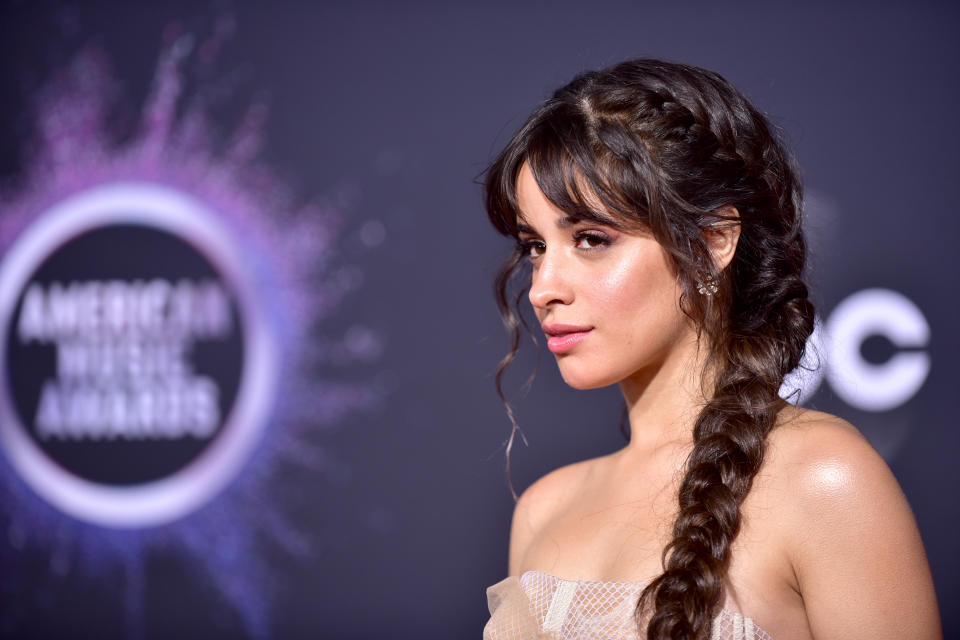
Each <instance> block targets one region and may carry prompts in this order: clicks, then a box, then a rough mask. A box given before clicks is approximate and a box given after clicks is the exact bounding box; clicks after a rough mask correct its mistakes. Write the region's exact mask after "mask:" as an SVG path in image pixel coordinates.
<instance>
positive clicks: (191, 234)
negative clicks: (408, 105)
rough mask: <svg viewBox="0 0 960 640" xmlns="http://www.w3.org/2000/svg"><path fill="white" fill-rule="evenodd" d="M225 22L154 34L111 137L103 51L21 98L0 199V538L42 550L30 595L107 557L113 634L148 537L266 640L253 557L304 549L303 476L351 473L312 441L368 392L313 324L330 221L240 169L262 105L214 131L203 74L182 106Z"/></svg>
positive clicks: (332, 264) (132, 614) (252, 150)
mask: <svg viewBox="0 0 960 640" xmlns="http://www.w3.org/2000/svg"><path fill="white" fill-rule="evenodd" d="M232 28H233V27H232V22H231V20H230V19H229V17H227V18H224V19H222V20H220V21H218V22H217V24H216V25H215V28H214V33H213V34H212V35H211V36H209V37H208V38H206V39H205V40H201V41H198V38H197V37H196V36H194V35H193V34H190V33H184V32H180V31H178V30H177V28H176V27H172V28H168V29H167V32H166V33H165V42H164V45H163V48H162V51H161V55H160V58H159V60H158V64H157V68H156V71H155V75H154V79H153V83H152V86H151V89H150V93H149V95H148V96H147V99H146V102H145V103H144V106H143V110H142V113H141V114H140V124H139V127H138V128H137V130H136V132H135V133H134V134H133V135H132V136H126V137H125V138H124V142H122V143H116V142H115V140H116V139H117V138H116V136H115V135H114V132H112V131H111V119H110V114H111V113H112V111H111V108H112V107H113V106H114V105H113V104H111V103H110V99H111V97H113V96H117V95H118V92H117V91H115V89H116V86H117V85H116V82H115V80H114V79H113V78H112V75H111V73H110V72H109V59H108V56H107V55H106V54H105V53H103V52H102V51H98V50H95V49H92V48H91V49H87V50H85V51H83V52H81V53H80V54H79V55H78V56H77V57H76V58H75V59H74V61H73V62H72V64H71V65H70V67H69V68H67V69H65V70H63V71H62V72H61V73H59V74H57V75H56V76H55V77H54V79H53V80H51V81H50V83H49V84H48V85H47V86H45V87H43V88H42V89H41V90H40V91H38V92H37V93H36V94H35V95H34V96H28V98H32V99H33V102H34V104H33V107H32V108H33V113H32V116H33V118H34V119H35V121H36V123H37V127H36V128H37V135H36V140H34V141H33V143H32V146H31V148H30V153H29V160H28V161H26V162H25V164H24V167H23V170H22V171H21V175H20V176H18V180H17V184H16V185H15V186H14V187H13V188H11V187H9V186H7V187H6V189H5V193H2V194H0V450H2V455H0V527H2V528H3V529H4V530H3V533H4V534H5V538H6V539H5V542H4V544H6V545H8V546H7V549H8V550H9V551H11V552H12V553H17V552H18V551H24V552H27V551H32V552H34V553H37V552H39V553H40V554H42V555H43V556H44V557H49V558H50V559H51V560H50V567H51V571H50V575H48V576H35V575H31V576H30V577H29V581H30V583H37V584H39V585H41V587H40V588H42V585H43V584H44V580H47V581H50V582H54V583H55V582H56V580H58V579H62V578H63V577H65V576H66V575H67V574H70V573H73V572H82V573H83V575H84V577H86V578H89V579H91V580H94V579H97V576H101V575H107V574H109V573H110V571H111V569H113V568H116V567H119V568H120V569H122V570H123V574H124V576H125V578H124V582H123V586H122V591H123V592H124V593H125V596H123V599H124V609H125V613H126V615H125V625H126V626H125V632H126V635H128V636H131V637H138V636H142V635H144V629H143V628H142V624H143V607H144V597H145V596H144V593H145V592H146V589H145V583H146V582H147V581H148V579H149V577H148V576H147V575H146V558H147V556H148V555H149V554H150V553H152V552H154V551H155V550H157V549H162V550H163V552H164V553H165V554H168V555H170V556H173V557H179V558H180V559H181V560H182V564H183V566H184V567H187V568H188V569H187V570H189V571H197V572H199V573H201V574H202V575H203V579H204V581H206V582H208V583H210V584H211V585H212V586H213V587H214V588H216V589H217V590H218V591H219V592H220V593H221V594H222V596H223V598H224V600H225V602H227V603H229V604H230V605H232V607H233V609H234V611H235V613H236V615H237V616H238V617H239V619H240V623H241V625H242V627H243V628H244V629H245V631H246V633H247V634H248V635H249V636H250V637H256V638H265V637H268V636H269V635H270V633H271V616H270V610H271V596H272V594H271V593H270V590H269V587H268V586H267V585H270V584H271V583H275V582H276V581H275V580H274V575H273V572H274V571H275V569H274V568H273V567H271V566H270V564H269V562H268V561H267V560H266V559H265V558H266V557H268V556H269V555H270V553H267V552H266V551H269V550H271V549H272V550H273V553H276V552H280V553H287V554H294V555H296V556H306V555H309V554H310V553H311V547H312V545H313V542H311V540H310V535H309V532H305V531H301V530H299V529H298V524H297V522H295V521H294V520H293V519H292V518H293V515H292V514H294V513H298V509H302V503H300V502H298V501H297V500H298V497H299V495H300V494H299V489H300V488H302V486H304V485H309V486H311V487H312V488H313V490H316V489H317V488H319V487H322V486H323V485H324V482H325V479H326V478H328V477H337V476H342V475H343V474H344V473H347V472H348V471H349V470H346V469H344V468H343V464H344V463H340V462H337V461H336V458H335V456H333V455H330V452H329V451H328V450H326V449H325V447H324V446H323V444H322V440H320V441H318V434H322V433H323V428H324V427H325V426H327V425H330V424H333V423H335V422H336V421H337V420H338V419H339V418H340V417H341V416H343V415H345V414H349V413H351V412H354V411H357V410H364V409H366V408H368V407H370V406H372V405H374V404H375V403H376V402H377V401H378V399H379V398H380V397H381V396H382V395H383V393H385V391H384V390H383V387H382V386H379V385H378V383H377V382H376V381H372V380H367V381H361V382H354V381H353V380H356V378H357V376H356V375H355V373H356V372H354V375H353V376H351V380H341V379H339V378H338V377H337V371H338V369H337V367H338V366H339V365H338V363H342V362H346V363H348V364H349V363H361V364H362V363H373V362H375V361H376V360H377V358H378V355H379V353H380V349H381V345H380V341H379V337H378V336H377V335H376V333H375V332H372V331H370V330H369V329H367V328H365V327H363V326H361V325H356V324H354V325H352V326H349V327H347V328H346V330H345V332H344V333H343V334H342V335H339V334H338V335H322V336H318V335H316V334H315V332H316V331H317V327H319V326H321V322H322V320H323V319H324V318H326V317H327V316H328V315H330V314H332V313H334V312H335V311H336V309H337V306H338V301H339V300H340V299H341V298H342V297H343V296H345V295H347V294H349V293H350V291H351V290H352V289H354V288H355V287H356V286H357V284H358V282H359V281H360V280H361V279H362V278H361V275H362V272H361V271H360V270H359V268H358V267H356V266H355V265H351V264H342V261H343V259H344V258H343V256H342V253H341V257H340V259H339V261H338V260H334V259H333V258H332V257H331V256H332V254H333V251H332V248H333V245H334V243H339V241H340V235H341V233H342V229H343V227H344V226H345V225H344V217H343V214H342V213H341V212H340V211H339V210H338V209H337V208H336V207H335V206H333V205H330V204H328V203H327V202H326V201H316V200H314V201H307V202H301V201H299V200H298V199H297V198H296V197H295V196H294V195H293V191H292V189H291V188H290V187H289V186H287V185H286V184H285V183H284V182H283V181H282V180H281V179H279V178H278V177H277V176H276V175H275V174H274V172H273V171H272V170H271V169H270V168H269V167H267V166H265V165H264V164H263V163H262V162H261V161H260V160H259V159H258V157H259V151H260V149H261V147H262V132H263V129H264V123H265V122H266V120H267V109H266V107H265V106H264V105H263V104H261V103H252V104H250V105H248V107H247V109H246V113H245V114H244V115H243V116H242V117H241V118H240V120H239V121H238V122H237V123H236V124H235V125H234V126H233V127H232V130H229V131H222V130H221V131H219V133H218V135H214V134H215V133H217V132H218V127H217V126H216V125H217V123H216V122H214V120H213V119H212V118H211V117H210V116H209V115H208V114H209V112H210V100H208V96H205V95H204V94H203V93H202V92H203V90H204V86H205V85H203V83H200V84H199V85H198V87H199V88H198V89H196V90H195V91H197V92H199V94H197V95H191V96H184V95H181V93H182V92H183V90H184V89H183V88H184V86H186V85H187V83H186V82H185V78H186V76H187V75H188V74H189V72H190V69H191V68H192V67H193V66H202V67H204V69H205V72H207V73H209V71H210V69H211V67H210V65H211V64H212V61H211V60H212V59H211V57H210V56H211V52H216V51H217V50H219V49H220V45H221V43H222V41H223V40H224V39H225V38H227V37H229V35H230V32H231V30H232ZM207 77H209V76H207ZM188 97H189V99H186V98H188ZM211 100H212V99H211ZM333 201H334V202H335V199H334V200H333ZM364 228H365V229H367V228H370V229H374V230H375V231H377V233H373V234H371V233H367V234H365V235H364V234H363V233H361V234H360V235H361V239H362V238H368V239H369V238H372V240H369V241H364V244H365V245H367V246H369V247H373V246H374V245H376V244H379V243H380V242H382V241H383V239H384V235H385V233H384V230H383V226H382V225H381V224H380V223H379V222H378V221H368V222H367V223H366V224H365V225H364ZM331 354H333V355H331ZM278 389H282V390H283V397H282V398H280V397H279V394H278V392H277V390H278ZM281 470H282V471H283V473H278V471H281ZM298 481H299V483H298V484H292V485H291V484H289V483H291V482H293V483H297V482H298ZM284 483H288V484H284ZM212 532H215V535H211V533H212ZM237 558H242V559H243V560H242V561H237V560H236V559H237ZM8 565H10V566H13V567H16V566H17V565H16V563H12V564H10V563H8ZM25 566H26V565H25ZM4 579H5V580H10V581H13V580H17V576H15V575H5V576H4ZM53 589H55V586H54V587H51V590H53ZM18 615H19V613H18V611H16V610H15V609H10V610H7V611H5V612H4V626H5V628H8V629H16V628H17V626H18V621H17V616H18Z"/></svg>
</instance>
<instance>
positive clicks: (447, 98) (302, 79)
mask: <svg viewBox="0 0 960 640" xmlns="http://www.w3.org/2000/svg"><path fill="white" fill-rule="evenodd" d="M958 23H960V8H957V7H956V6H953V5H950V4H946V3H933V2H926V3H924V2H921V3H913V4H910V5H909V6H908V5H906V4H893V3H880V4H878V3H863V4H856V3H854V4H842V5H837V6H830V7H828V6H814V7H810V6H799V5H798V6H795V7H788V6H782V7H758V6H755V5H754V4H749V3H742V4H741V5H730V4H727V5H724V6H723V7H722V8H719V7H717V6H716V5H715V4H711V3H705V2H704V3H694V4H686V5H684V7H683V8H675V9H674V8H664V7H661V6H644V5H642V4H627V3H615V2H609V3H604V4H602V5H591V6H590V7H587V6H586V5H583V4H582V3H573V2H561V3H551V4H549V5H534V6H528V7H517V6H514V5H508V4H497V3H470V4H465V5H461V6H458V7H457V8H453V7H448V6H446V5H444V4H440V3H428V2H421V3H411V4H406V5H404V6H403V7H402V8H401V7H395V6H393V5H390V4H386V3H383V4H381V3H374V4H367V5H349V6H348V5H341V4H330V5H325V6H320V5H310V4H306V3H293V2H291V3H280V4H274V5H270V6H269V7H268V6H267V5H257V4H253V3H228V4H223V5H221V4H215V5H214V6H210V7H197V6H195V5H193V4H188V3H183V4H177V3H163V4H160V3H156V4H153V3H144V4H142V5H141V6H127V5H126V4H116V5H111V4H108V3H96V4H93V5H90V4H84V3H78V2H41V3H18V2H14V3H7V4H5V5H4V6H3V8H2V9H0V61H2V62H3V63H4V64H3V68H4V70H5V71H6V73H5V74H4V77H5V80H6V81H5V82H4V83H2V84H0V112H2V114H3V119H2V124H0V178H2V180H3V182H2V187H3V188H2V194H3V196H2V199H0V249H2V259H0V323H2V326H3V329H4V334H3V336H2V341H0V356H2V358H0V362H2V366H3V370H2V377H3V378H4V387H3V389H2V390H0V392H2V393H0V395H2V403H0V405H2V409H3V415H2V423H0V436H2V438H0V443H2V447H3V455H2V456H0V494H2V500H0V502H2V508H0V634H2V635H3V636H4V637H62V636H64V635H65V634H67V635H69V634H70V633H73V634H74V635H75V634H76V633H77V630H82V631H83V634H84V635H89V636H96V637H100V638H128V637H130V638H166V637H205V638H214V637H224V638H228V637H229V638H233V637H250V638H260V637H278V638H288V637H289V638H293V637H310V638H317V637H321V638H382V637H390V638H408V637H409V638H471V637H479V636H480V630H481V628H482V626H483V623H484V621H485V618H486V607H485V594H484V589H485V587H486V586H488V585H491V584H493V583H495V582H497V581H499V580H500V579H501V578H502V577H504V576H505V575H506V557H507V549H506V546H507V535H508V530H509V518H510V512H511V509H512V500H511V498H510V494H509V491H508V489H507V487H506V483H505V479H504V476H503V458H502V453H503V443H504V441H505V440H506V437H507V436H508V434H509V422H508V421H507V418H506V416H505V415H504V412H503V407H502V406H501V405H500V404H499V403H498V401H497V399H496V396H495V394H494V392H493V389H492V372H493V371H494V370H495V367H496V363H497V361H498V360H499V358H500V357H501V356H502V354H503V353H504V352H505V350H506V339H505V337H504V334H503V331H502V328H501V327H500V323H499V319H498V317H497V315H496V311H495V307H494V303H493V299H492V296H491V295H490V291H491V282H492V278H493V276H494V273H495V271H496V268H497V266H498V264H499V260H500V259H501V258H502V257H503V256H504V255H505V254H506V252H507V251H509V250H510V248H511V247H510V246H509V243H508V242H507V241H505V240H504V239H502V238H499V237H498V236H497V235H496V234H495V232H494V231H493V230H492V229H491V228H489V225H488V223H487V222H486V220H485V214H484V212H483V210H482V206H481V201H480V194H479V189H478V188H477V186H476V184H475V183H474V181H475V179H476V178H477V176H478V174H480V172H481V171H482V170H483V168H484V167H485V166H486V163H487V162H488V161H489V160H490V159H491V158H492V156H493V154H494V153H495V152H496V151H497V150H498V149H499V146H500V145H502V144H503V143H505V142H506V140H507V139H508V137H509V136H510V135H511V133H512V132H513V130H514V129H515V128H516V127H517V126H519V124H520V123H521V122H522V120H523V119H524V118H525V117H526V115H527V114H528V113H529V112H530V110H531V109H532V108H533V107H534V105H536V104H537V103H538V102H539V101H540V100H542V99H543V98H544V97H546V95H547V94H548V93H549V92H550V91H551V90H552V89H553V88H555V87H556V86H558V85H560V84H561V83H563V82H565V81H566V80H568V79H569V78H570V77H571V76H572V75H573V74H574V73H575V72H577V71H579V70H582V69H586V68H594V67H598V66H603V65H607V64H610V63H613V62H615V61H618V60H620V59H623V58H626V57H630V56H637V55H652V56H657V57H664V58H668V59H676V60H682V61H685V62H690V63H693V64H699V65H702V66H706V67H709V68H712V69H715V70H717V71H719V72H720V73H722V74H723V75H725V76H726V77H727V78H728V79H730V80H731V81H732V82H733V83H734V84H735V85H737V86H738V87H740V88H742V89H743V90H744V91H745V92H746V93H747V94H748V95H749V96H750V97H751V98H753V99H754V101H755V102H756V103H757V104H758V105H759V106H760V107H761V108H762V109H763V110H765V111H766V112H768V113H769V114H770V115H771V117H772V118H773V120H774V121H775V122H777V123H778V124H779V125H780V126H781V127H782V129H783V130H784V133H785V135H786V137H787V139H788V141H789V142H790V144H791V145H792V146H793V148H794V149H795V151H796V153H797V156H798V160H799V163H800V165H801V167H802V170H803V173H804V177H805V182H806V185H807V215H808V222H809V223H808V233H809V236H810V240H811V245H812V253H813V256H812V264H811V272H810V275H811V281H812V285H813V290H814V301H815V303H816V304H817V308H818V320H819V322H818V331H817V333H816V336H815V338H814V339H813V340H812V341H811V346H812V349H811V352H813V353H816V354H817V356H818V358H817V359H818V361H819V363H820V364H821V365H822V366H821V367H819V368H818V369H817V370H816V372H814V373H812V374H809V375H807V376H805V377H796V378H793V379H792V380H790V383H789V384H788V385H785V388H784V393H788V392H790V391H792V390H795V389H799V390H800V392H801V398H802V399H803V401H804V402H805V403H806V404H807V405H809V406H812V407H815V408H818V409H822V410H825V411H830V412H833V413H837V414H839V415H841V416H842V417H844V418H846V419H848V420H850V421H851V422H852V423H853V424H855V425H856V426H857V427H859V428H860V429H861V430H862V431H863V433H864V434H865V435H866V436H867V437H868V438H869V439H870V440H871V442H872V443H873V444H874V446H876V447H877V448H878V450H879V451H880V452H881V453H882V454H883V455H884V457H885V458H886V459H887V461H888V462H889V463H890V465H891V467H892V468H893V470H894V472H895V474H896V475H897V477H898V478H899V480H900V482H901V484H902V486H903V488H904V491H905V492H906V494H907V497H908V499H909V500H910V503H911V505H912V506H913V509H914V512H915V514H916V516H917V520H918V522H919V524H920V528H921V531H922V533H923V536H924V541H925V544H926V546H927V550H928V553H929V556H930V561H931V565H932V568H933V572H934V579H935V581H936V586H937V591H938V596H939V598H940V602H941V609H942V614H943V619H944V627H945V634H946V637H948V638H951V637H960V617H958V616H957V614H956V613H955V611H953V610H952V608H951V607H950V606H948V605H949V604H950V603H953V602H955V601H956V600H957V599H958V597H960V579H958V578H957V576H958V575H960V554H958V552H957V549H956V544H955V542H954V540H955V537H956V536H955V534H954V533H953V532H954V531H956V529H957V528H958V526H960V505H958V503H957V501H956V500H954V499H952V497H951V496H952V495H953V493H955V492H956V490H957V489H958V488H960V470H958V467H957V465H956V464H954V458H955V457H956V455H957V452H958V450H960V449H958V444H960V443H958V440H960V435H958V431H957V429H956V428H955V424H956V418H955V415H956V409H957V407H956V402H955V400H954V398H955V396H956V377H955V375H954V374H953V372H952V370H951V367H952V363H953V362H954V361H955V359H956V357H957V355H958V354H957V350H958V349H957V347H958V341H957V339H956V332H955V330H954V327H953V325H954V323H955V320H956V317H957V302H956V297H955V296H953V294H952V288H951V287H950V286H949V285H948V284H945V283H946V282H948V281H947V277H948V275H949V274H952V273H954V272H955V271H956V269H957V266H958V264H957V258H956V252H954V251H952V250H951V249H950V248H949V247H948V242H949V241H950V239H952V238H955V237H958V231H960V228H958V227H960V224H958V221H957V216H956V215H954V214H953V213H952V207H953V199H952V198H950V197H949V196H950V192H949V187H948V185H951V184H952V181H953V176H954V175H956V173H957V170H958V169H960V166H958V165H960V161H958V159H957V158H956V154H954V153H953V150H954V149H955V148H957V143H958V142H960V140H958V137H960V130H958V127H957V126H956V124H955V114H956V113H957V111H958V109H960V90H958V85H957V83H956V82H955V81H954V80H953V77H954V76H955V69H956V68H957V65H958V63H960V44H958V42H957V40H956V38H955V34H956V33H957V31H958V27H960V24H958ZM316 194H322V196H317V195H316ZM304 203H305V204H304ZM91 309H99V310H100V311H97V312H96V313H92V312H91V311H90V310H91ZM151 309H152V310H154V311H156V310H158V309H163V310H166V311H167V312H166V313H159V312H156V313H152V312H150V310H151ZM138 310H139V311H138ZM144 310H146V311H144ZM91 317H96V318H98V320H97V321H96V322H94V321H92V320H91V321H89V322H88V321H85V320H83V318H91ZM537 359H539V361H540V363H539V369H538V373H537V378H536V380H535V382H534V384H533V387H532V390H531V391H530V392H529V393H528V394H526V395H525V396H523V395H522V394H521V393H520V387H521V385H522V383H523V381H524V379H525V378H526V377H527V375H528V374H529V372H530V371H531V370H532V369H533V367H534V366H535V361H536V360H537ZM507 388H508V389H513V390H515V391H514V392H513V396H514V397H515V399H516V408H517V412H518V418H519V422H520V424H521V426H522V428H523V430H524V433H525V435H526V438H527V440H528V442H529V446H527V447H523V446H520V447H518V448H517V447H515V448H514V461H513V473H514V476H513V480H514V484H515V485H516V487H517V488H518V490H519V489H522V488H524V487H525V486H526V485H527V484H529V483H530V482H531V481H532V480H533V479H535V478H536V477H538V476H540V475H542V474H543V473H545V472H546V471H548V470H550V469H552V468H555V467H557V466H560V465H562V464H565V463H568V462H572V461H574V460H579V459H584V458H587V457H590V456H594V455H600V454H603V453H606V452H609V451H611V450H613V449H614V448H616V447H618V446H620V445H621V444H622V440H621V437H620V435H619V432H618V420H619V413H620V407H621V405H622V400H621V399H620V398H619V392H618V391H617V389H615V388H611V389H604V390H600V391H596V392H590V393H578V392H573V391H571V390H569V389H567V388H565V387H564V385H563V383H562V381H561V380H560V378H559V375H558V374H557V372H556V371H555V367H553V363H552V357H551V356H550V354H549V353H546V352H544V353H542V354H540V355H539V358H538V356H537V354H536V349H535V348H532V345H526V346H525V349H524V352H523V355H522V356H521V358H520V360H519V362H518V363H516V364H515V365H514V367H513V370H512V372H511V373H510V375H509V376H508V381H507ZM91 416H92V417H91ZM178 416H179V417H178ZM78 479H80V480H82V481H78ZM157 496H160V497H159V498H158V497H157ZM945 496H946V497H945Z"/></svg>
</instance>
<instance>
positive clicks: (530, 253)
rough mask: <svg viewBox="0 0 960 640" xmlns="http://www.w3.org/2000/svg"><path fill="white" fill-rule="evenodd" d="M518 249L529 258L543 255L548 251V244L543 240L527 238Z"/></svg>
mask: <svg viewBox="0 0 960 640" xmlns="http://www.w3.org/2000/svg"><path fill="white" fill-rule="evenodd" d="M517 250H518V251H519V252H520V254H521V255H523V256H526V257H527V258H536V257H538V256H542V255H543V254H544V253H546V251H547V245H546V244H545V243H544V242H543V241H541V240H527V241H526V242H520V243H519V244H518V245H517Z"/></svg>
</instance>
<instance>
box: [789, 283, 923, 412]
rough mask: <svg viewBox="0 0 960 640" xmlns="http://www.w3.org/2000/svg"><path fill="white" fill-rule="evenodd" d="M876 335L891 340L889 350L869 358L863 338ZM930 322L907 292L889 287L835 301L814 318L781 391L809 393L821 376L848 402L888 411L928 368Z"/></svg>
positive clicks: (911, 393)
mask: <svg viewBox="0 0 960 640" xmlns="http://www.w3.org/2000/svg"><path fill="white" fill-rule="evenodd" d="M875 337H880V338H884V339H886V341H887V342H888V343H889V344H891V345H893V348H894V353H893V355H892V356H890V357H887V358H885V359H883V361H882V362H871V361H870V360H868V359H867V358H866V357H865V356H864V346H865V343H866V342H867V341H868V340H869V339H871V338H875ZM929 342H930V325H929V324H928V323H927V320H926V318H925V317H924V316H923V313H922V312H921V311H920V309H918V308H917V306H916V305H915V304H914V303H913V302H911V301H910V300H909V299H908V298H906V297H905V296H903V295H902V294H900V293H897V292H896V291H891V290H889V289H864V290H862V291H858V292H856V293H854V294H851V295H850V296H848V297H847V298H845V299H844V300H843V301H842V302H840V304H838V305H837V306H836V307H835V308H834V309H833V311H832V312H831V313H830V315H829V317H828V318H827V320H826V322H821V321H820V319H819V318H818V319H817V322H816V326H815V329H814V332H813V334H812V335H811V336H810V338H809V339H808V340H807V352H806V354H805V355H804V359H803V361H801V363H800V367H798V368H797V369H796V370H795V371H794V372H793V373H791V374H790V375H789V376H787V378H786V380H784V383H783V386H782V387H781V388H780V395H781V396H783V397H784V398H786V397H788V396H790V395H791V394H794V393H796V391H797V390H799V392H800V397H799V400H798V402H803V401H805V400H807V399H809V398H810V397H811V396H812V395H813V394H814V393H815V392H816V390H817V389H818V388H819V386H820V385H821V384H822V382H823V379H824V378H826V380H827V382H828V383H829V384H830V387H831V388H832V389H833V390H834V391H835V392H836V394H837V395H838V396H840V398H841V399H842V400H843V401H844V402H846V403H847V404H849V405H850V406H852V407H856V408H857V409H862V410H863V411H875V412H879V411H888V410H890V409H894V408H896V407H899V406H900V405H902V404H904V403H906V402H907V401H908V400H910V398H912V397H913V396H914V394H916V393H917V391H919V389H920V387H921V386H923V383H924V381H926V379H927V375H928V374H929V373H930V355H929V353H927V352H926V351H924V350H923V349H924V348H925V347H926V346H927V344H928V343H929Z"/></svg>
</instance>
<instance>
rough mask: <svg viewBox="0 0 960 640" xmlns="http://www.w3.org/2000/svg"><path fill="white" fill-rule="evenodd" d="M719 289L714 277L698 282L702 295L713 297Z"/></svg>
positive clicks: (698, 289)
mask: <svg viewBox="0 0 960 640" xmlns="http://www.w3.org/2000/svg"><path fill="white" fill-rule="evenodd" d="M718 289H719V285H718V284H717V279H716V278H714V277H713V276H710V275H708V276H707V277H706V278H705V279H703V280H698V281H697V291H699V292H700V295H704V296H712V295H713V294H715V293H716V292H717V290H718Z"/></svg>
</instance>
